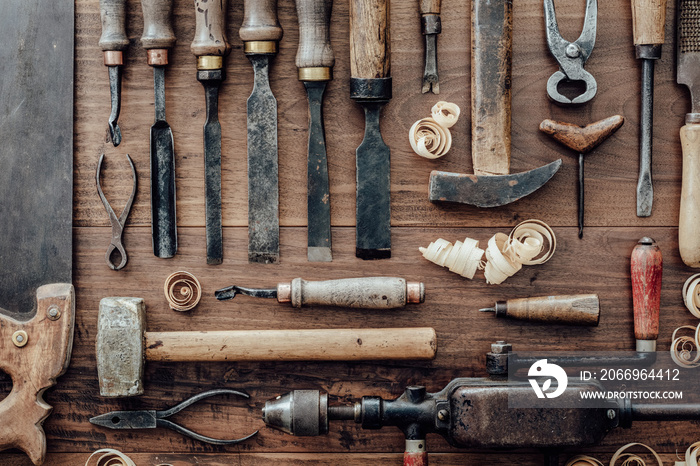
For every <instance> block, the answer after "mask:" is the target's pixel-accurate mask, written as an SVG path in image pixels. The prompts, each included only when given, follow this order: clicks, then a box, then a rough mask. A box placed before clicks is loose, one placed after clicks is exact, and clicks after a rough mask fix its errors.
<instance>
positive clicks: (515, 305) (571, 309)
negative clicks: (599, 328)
mask: <svg viewBox="0 0 700 466" xmlns="http://www.w3.org/2000/svg"><path fill="white" fill-rule="evenodd" d="M501 313H503V314H504V315H506V316H508V317H511V318H514V319H520V320H527V321H530V322H545V323H550V324H569V325H585V326H596V325H598V319H599V318H600V301H599V300H598V295H595V294H580V295H570V296H542V297H536V298H520V299H509V300H507V301H500V302H498V303H497V304H496V314H497V315H499V314H501Z"/></svg>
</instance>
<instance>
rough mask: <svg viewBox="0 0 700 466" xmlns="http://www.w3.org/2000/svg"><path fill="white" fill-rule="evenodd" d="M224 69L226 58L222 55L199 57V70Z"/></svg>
mask: <svg viewBox="0 0 700 466" xmlns="http://www.w3.org/2000/svg"><path fill="white" fill-rule="evenodd" d="M223 67H224V57H222V56H220V55H202V56H200V57H197V70H198V71H208V70H220V69H222V68H223Z"/></svg>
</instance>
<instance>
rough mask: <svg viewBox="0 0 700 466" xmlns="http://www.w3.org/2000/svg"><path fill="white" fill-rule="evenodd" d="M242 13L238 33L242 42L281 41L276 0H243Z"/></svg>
mask: <svg viewBox="0 0 700 466" xmlns="http://www.w3.org/2000/svg"><path fill="white" fill-rule="evenodd" d="M243 11H244V16H243V24H242V25H241V28H240V29H239V31H238V34H239V36H240V37H241V40H242V41H243V42H248V41H253V40H256V41H257V40H261V41H279V40H281V39H282V28H281V27H280V23H279V21H278V19H277V0H244V2H243Z"/></svg>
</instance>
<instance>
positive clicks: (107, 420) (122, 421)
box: [90, 410, 157, 429]
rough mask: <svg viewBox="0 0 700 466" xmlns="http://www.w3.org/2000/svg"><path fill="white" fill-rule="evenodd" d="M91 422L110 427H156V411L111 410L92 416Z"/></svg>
mask: <svg viewBox="0 0 700 466" xmlns="http://www.w3.org/2000/svg"><path fill="white" fill-rule="evenodd" d="M90 423H91V424H94V425H96V426H100V427H108V428H110V429H155V428H156V427H157V425H156V411H155V410H143V411H111V412H109V413H105V414H100V415H99V416H95V417H91V418H90Z"/></svg>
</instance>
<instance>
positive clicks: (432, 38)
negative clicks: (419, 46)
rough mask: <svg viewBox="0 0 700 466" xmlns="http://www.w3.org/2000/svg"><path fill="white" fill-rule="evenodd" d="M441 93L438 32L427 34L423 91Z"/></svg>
mask: <svg viewBox="0 0 700 466" xmlns="http://www.w3.org/2000/svg"><path fill="white" fill-rule="evenodd" d="M428 91H430V92H432V93H433V94H439V93H440V79H439V77H438V71H437V34H425V68H424V70H423V87H422V88H421V92H422V93H423V94H425V93H426V92H428Z"/></svg>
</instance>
